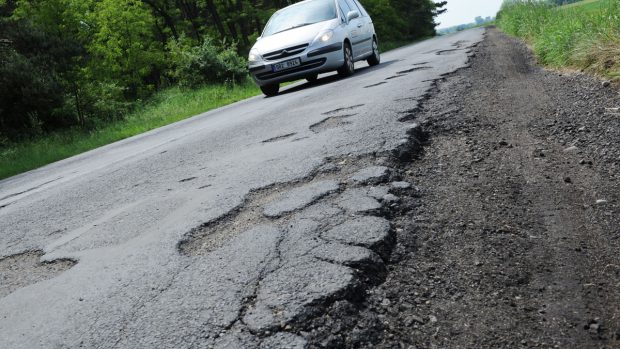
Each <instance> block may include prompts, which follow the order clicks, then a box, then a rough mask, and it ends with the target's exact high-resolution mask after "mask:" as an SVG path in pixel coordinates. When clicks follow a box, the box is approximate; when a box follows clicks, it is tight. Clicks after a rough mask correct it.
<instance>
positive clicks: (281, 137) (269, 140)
mask: <svg viewBox="0 0 620 349" xmlns="http://www.w3.org/2000/svg"><path fill="white" fill-rule="evenodd" d="M296 134H297V133H295V132H293V133H287V134H284V135H281V136H275V137H272V138H269V139H265V140H264V141H262V142H261V143H273V142H277V141H282V140H285V139H287V138H290V137H293V136H294V135H296Z"/></svg>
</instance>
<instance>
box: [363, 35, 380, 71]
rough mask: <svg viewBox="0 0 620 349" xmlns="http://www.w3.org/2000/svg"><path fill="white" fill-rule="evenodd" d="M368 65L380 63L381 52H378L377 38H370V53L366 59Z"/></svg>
mask: <svg viewBox="0 0 620 349" xmlns="http://www.w3.org/2000/svg"><path fill="white" fill-rule="evenodd" d="M366 62H368V65H369V66H371V67H372V66H375V65H378V64H379V63H381V54H380V53H379V45H378V44H377V39H372V55H370V57H368V59H367V60H366Z"/></svg>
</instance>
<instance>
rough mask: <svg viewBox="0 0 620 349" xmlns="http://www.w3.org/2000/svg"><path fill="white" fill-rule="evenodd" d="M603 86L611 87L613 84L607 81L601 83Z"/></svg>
mask: <svg viewBox="0 0 620 349" xmlns="http://www.w3.org/2000/svg"><path fill="white" fill-rule="evenodd" d="M601 85H603V87H608V86H609V85H611V82H610V81H609V80H605V81H603V82H602V83H601Z"/></svg>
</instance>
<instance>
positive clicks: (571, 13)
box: [497, 0, 620, 80]
mask: <svg viewBox="0 0 620 349" xmlns="http://www.w3.org/2000/svg"><path fill="white" fill-rule="evenodd" d="M497 25H498V26H499V28H500V29H502V30H503V31H504V32H506V33H508V34H511V35H514V36H517V37H520V38H523V39H525V40H526V41H527V42H528V43H529V44H530V45H531V46H532V48H533V50H534V53H535V54H536V56H537V58H538V59H539V61H540V62H541V63H542V64H545V65H547V66H551V67H554V68H572V69H578V70H583V71H586V72H589V73H593V74H596V75H598V76H600V77H602V78H605V79H610V80H620V0H586V1H582V2H578V3H573V4H570V5H566V6H561V7H557V6H553V5H550V4H548V3H545V2H538V1H509V2H505V3H504V5H503V6H502V10H501V11H500V13H499V14H498V18H497Z"/></svg>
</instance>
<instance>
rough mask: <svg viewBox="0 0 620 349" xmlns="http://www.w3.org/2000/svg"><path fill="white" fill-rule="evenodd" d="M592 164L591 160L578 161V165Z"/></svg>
mask: <svg viewBox="0 0 620 349" xmlns="http://www.w3.org/2000/svg"><path fill="white" fill-rule="evenodd" d="M592 164H593V163H592V160H584V159H581V160H579V165H592Z"/></svg>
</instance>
